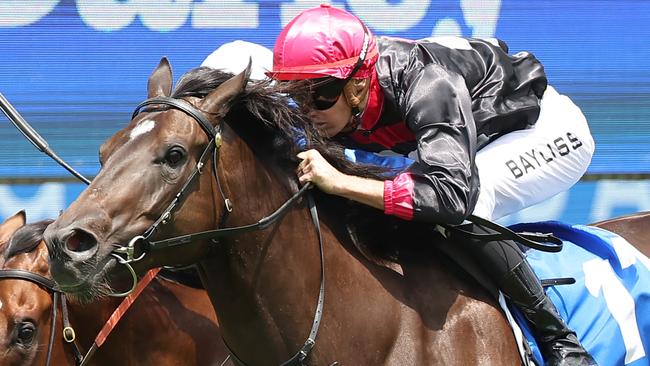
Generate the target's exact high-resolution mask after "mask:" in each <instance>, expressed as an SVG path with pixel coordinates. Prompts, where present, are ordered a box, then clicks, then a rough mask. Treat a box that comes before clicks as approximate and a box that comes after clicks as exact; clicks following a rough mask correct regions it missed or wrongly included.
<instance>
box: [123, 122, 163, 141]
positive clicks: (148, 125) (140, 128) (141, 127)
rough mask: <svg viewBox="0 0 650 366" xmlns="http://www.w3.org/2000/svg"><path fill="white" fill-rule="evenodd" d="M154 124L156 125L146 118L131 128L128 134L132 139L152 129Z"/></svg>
mask: <svg viewBox="0 0 650 366" xmlns="http://www.w3.org/2000/svg"><path fill="white" fill-rule="evenodd" d="M155 126H156V122H154V121H153V120H150V119H146V120H144V121H142V122H140V123H138V125H137V126H135V128H133V129H132V130H131V134H130V135H129V136H130V138H131V140H133V139H134V138H136V137H138V136H140V135H142V134H145V133H147V132H149V131H151V130H153V128H154V127H155Z"/></svg>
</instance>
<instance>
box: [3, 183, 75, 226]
mask: <svg viewBox="0 0 650 366" xmlns="http://www.w3.org/2000/svg"><path fill="white" fill-rule="evenodd" d="M0 202H2V205H0V216H2V217H9V216H11V215H13V214H14V213H16V212H18V211H20V210H25V212H27V213H28V215H29V218H30V220H34V221H38V220H43V219H48V218H49V219H51V218H53V217H57V216H59V211H60V210H62V209H63V208H64V207H65V184H63V183H44V184H41V185H40V187H39V188H38V191H37V192H36V193H34V195H32V196H31V197H18V196H16V194H15V193H14V192H13V190H12V189H11V186H10V185H5V184H3V185H0Z"/></svg>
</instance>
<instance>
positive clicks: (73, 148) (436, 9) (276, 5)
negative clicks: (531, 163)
mask: <svg viewBox="0 0 650 366" xmlns="http://www.w3.org/2000/svg"><path fill="white" fill-rule="evenodd" d="M320 2H321V1H312V0H303V1H298V0H296V1H290V0H230V1H223V0H218V1H217V0H203V1H192V0H174V1H172V0H162V1H152V0H77V1H72V0H40V1H2V2H0V92H1V93H3V94H4V95H5V96H6V97H7V98H8V99H9V100H10V101H11V102H12V103H13V104H14V106H15V107H16V108H17V109H18V110H19V111H20V112H21V113H22V114H23V115H24V116H25V118H26V119H27V120H28V121H29V122H30V123H31V124H32V125H33V126H34V127H35V128H36V129H37V130H38V131H39V132H40V133H41V135H43V137H45V139H46V140H47V141H48V142H49V144H50V146H51V147H52V148H53V149H54V150H55V151H56V152H57V153H59V155H61V156H62V157H63V158H64V159H65V160H66V161H67V162H68V163H69V164H71V165H72V166H73V167H75V168H77V169H78V170H80V171H81V172H82V173H83V174H85V175H87V176H93V175H95V174H96V172H97V170H98V169H99V165H98V163H97V150H98V148H99V146H100V145H101V143H102V142H103V141H104V140H105V139H106V138H107V137H108V136H110V135H111V134H112V133H114V132H115V131H117V130H118V129H120V128H122V127H123V126H124V125H125V124H126V123H127V122H128V120H129V116H130V113H131V110H132V108H133V107H134V106H135V105H136V104H137V103H138V102H140V101H141V100H143V99H144V98H145V96H146V81H147V77H148V76H149V74H150V72H151V70H153V68H154V67H155V66H156V65H157V63H158V61H159V59H160V57H161V56H167V57H168V58H169V59H170V61H171V64H172V67H173V69H174V70H175V76H176V77H178V76H180V75H181V74H182V73H183V72H185V71H187V70H189V69H190V68H193V67H196V66H198V65H199V64H200V63H201V61H203V59H204V58H205V57H206V56H207V55H209V54H210V53H211V52H212V51H213V50H214V49H216V48H217V47H218V46H219V45H220V44H222V43H225V42H228V41H232V40H235V39H244V40H248V41H252V42H257V43H260V44H263V45H265V46H267V47H269V48H272V47H273V44H274V41H275V37H276V36H277V34H278V33H279V31H280V29H281V28H282V27H283V26H284V25H285V24H286V23H287V22H288V21H289V20H290V19H291V18H293V16H295V15H296V14H297V13H298V12H299V11H301V10H304V9H306V8H310V7H313V6H317V5H318V4H319V3H320ZM332 3H333V4H334V5H335V6H339V7H344V8H346V9H347V10H349V11H352V12H353V13H355V14H356V15H358V16H359V17H360V18H362V19H363V20H364V21H365V22H366V23H367V24H368V25H369V26H370V27H371V28H372V29H373V31H374V32H375V33H376V34H387V35H397V36H402V37H408V38H423V37H428V36H437V35H458V36H471V37H497V38H500V39H503V40H504V41H506V42H507V43H508V45H509V46H510V50H511V52H513V53H515V52H518V51H522V50H526V51H531V52H533V53H534V54H535V55H536V56H537V57H538V58H539V59H540V60H541V61H542V62H543V63H544V65H545V66H546V70H547V73H548V75H549V79H550V81H551V84H552V85H554V86H555V88H556V89H558V91H560V92H561V93H563V94H567V95H569V96H570V97H571V98H572V99H573V100H574V101H575V102H576V104H578V105H579V106H580V107H581V108H582V109H583V111H584V112H585V114H586V116H587V118H588V120H589V122H590V126H591V128H592V132H593V134H594V137H595V139H596V143H597V145H596V154H595V156H594V159H593V162H592V165H591V167H590V169H589V171H588V175H587V177H586V178H585V179H584V180H583V181H582V182H580V183H578V184H577V185H576V186H575V187H574V188H572V189H571V190H570V191H568V192H565V193H562V194H560V195H558V196H556V197H554V198H553V199H551V200H549V201H547V202H544V203H543V204H541V205H538V206H535V207H532V208H530V209H527V210H524V211H522V212H520V213H518V214H515V215H513V216H511V217H508V218H505V219H503V220H502V222H503V223H512V222H515V221H517V222H518V221H534V220H542V219H559V220H563V221H567V222H570V223H588V222H593V221H597V220H601V219H605V218H608V217H612V216H616V215H622V214H626V213H631V212H636V211H641V210H650V180H646V177H650V175H648V174H649V173H650V164H648V163H649V162H650V144H648V143H647V141H648V138H649V137H650V127H649V126H648V123H647V122H648V120H650V47H647V38H648V35H649V34H650V29H649V28H648V26H647V24H650V2H648V1H645V0H626V1H615V0H573V1H568V0H566V1H556V0H546V1H525V2H524V1H517V0H402V1H398V0H376V1H374V0H347V1H333V2H332ZM0 161H1V162H2V163H0V219H3V218H4V217H6V216H8V215H11V214H13V213H14V212H16V211H17V210H19V209H23V208H25V209H27V214H28V220H29V221H34V220H37V219H41V218H46V217H54V216H56V215H57V214H58V212H59V210H61V209H63V208H64V207H65V206H67V205H68V204H69V203H70V202H71V201H72V200H73V199H74V198H75V197H76V196H77V195H78V194H79V192H81V190H82V189H83V188H84V186H83V185H82V184H78V183H68V182H66V181H62V180H66V179H67V180H68V181H70V182H71V181H72V179H70V178H69V175H68V174H67V172H66V171H65V170H63V169H62V168H60V167H59V166H58V165H56V164H55V163H54V162H53V161H51V160H50V159H49V158H47V157H46V156H45V155H43V154H41V153H39V152H38V151H36V149H34V148H33V147H32V146H31V144H30V143H29V142H27V140H25V139H24V138H22V136H21V135H20V134H19V132H18V131H17V130H16V129H14V127H13V126H12V125H11V124H10V123H9V122H8V121H6V120H5V119H4V118H0ZM601 178H608V179H601ZM133 184H138V182H133Z"/></svg>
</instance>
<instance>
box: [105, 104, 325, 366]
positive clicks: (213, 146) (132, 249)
mask: <svg viewBox="0 0 650 366" xmlns="http://www.w3.org/2000/svg"><path fill="white" fill-rule="evenodd" d="M153 105H158V106H161V105H162V106H167V107H171V108H173V109H176V110H180V111H182V112H184V113H185V114H187V115H189V116H190V117H192V118H193V119H194V120H195V121H196V122H197V123H198V124H199V126H200V127H201V128H202V129H203V131H204V132H205V134H206V135H207V137H208V140H209V143H208V144H207V146H206V147H205V149H204V150H203V152H202V153H201V156H200V158H199V159H198V161H197V163H196V166H195V167H194V169H193V171H192V172H191V173H190V175H189V176H188V177H187V178H186V180H185V182H184V183H183V185H182V187H181V189H180V190H179V192H178V193H177V194H176V195H175V196H174V198H173V200H172V202H171V203H170V204H169V205H168V206H167V207H166V208H165V210H164V211H163V213H162V214H161V215H160V216H159V217H158V219H157V220H155V221H154V222H153V224H151V226H150V227H149V228H148V229H147V230H145V231H144V233H143V234H142V235H139V236H136V237H134V238H133V239H131V241H130V242H129V244H128V245H127V246H125V247H120V248H116V249H115V250H113V252H112V253H111V255H112V256H114V257H115V258H116V259H117V261H118V263H119V264H122V265H124V266H126V267H128V269H129V271H130V272H131V273H132V274H134V273H135V271H134V270H133V268H132V267H131V263H134V262H137V261H139V260H141V259H142V258H144V257H145V256H146V255H147V254H150V253H152V252H156V251H160V250H164V249H167V248H172V247H178V246H185V245H189V244H191V243H194V242H199V241H204V240H210V242H211V243H212V244H218V243H219V238H222V237H228V236H233V235H237V234H242V233H246V232H251V231H255V230H263V229H265V228H267V227H268V226H270V225H272V224H274V223H275V222H277V221H278V220H279V219H280V218H282V217H284V215H285V214H287V213H288V212H289V209H290V208H291V207H292V206H294V205H295V204H296V202H298V201H299V200H300V198H301V197H302V196H304V195H305V193H306V192H307V191H308V189H309V188H311V184H307V185H304V186H303V187H302V188H301V189H300V190H298V191H297V192H296V193H295V194H294V195H293V196H292V197H290V198H289V199H288V200H287V201H285V202H284V203H283V204H282V205H281V206H280V207H279V208H278V209H277V210H275V211H274V212H272V213H271V214H269V215H268V216H265V217H263V218H262V219H260V220H259V221H257V222H255V223H252V224H249V225H243V226H237V227H224V225H225V223H226V220H227V218H228V214H229V213H230V212H232V209H233V205H232V202H231V201H230V199H229V198H228V197H226V195H225V193H224V191H223V188H222V184H221V182H220V180H219V175H218V174H217V167H218V161H219V149H220V147H221V142H222V139H221V132H222V123H223V121H221V122H220V123H218V124H216V126H215V127H213V126H212V124H211V123H210V122H209V121H208V119H207V117H206V116H205V114H204V113H203V112H202V111H200V110H199V109H197V108H196V107H194V106H193V105H192V104H190V103H189V102H187V101H185V100H183V99H177V98H171V97H155V98H150V99H147V100H145V101H144V102H142V103H140V104H139V105H138V106H137V107H136V108H135V110H134V112H133V115H132V117H131V118H132V119H134V118H135V117H136V116H137V115H138V114H140V113H142V112H147V110H143V109H144V108H145V107H148V106H153ZM210 156H212V162H213V169H212V172H213V175H214V177H215V180H216V183H217V187H218V189H219V192H220V193H221V197H222V198H223V203H224V209H223V211H222V212H223V215H222V217H221V219H220V220H219V221H220V224H219V225H218V228H217V229H214V230H208V231H203V232H197V233H193V234H187V235H181V236H176V237H173V238H168V239H163V240H158V241H151V238H152V236H153V235H154V234H155V233H156V232H157V231H158V229H159V228H160V226H161V225H165V224H167V223H168V222H169V220H170V218H171V216H172V214H173V213H174V211H175V210H176V208H177V207H178V205H179V203H181V202H182V200H183V198H184V197H185V196H186V195H187V192H188V189H189V187H190V185H191V184H192V183H193V181H194V179H195V178H196V177H197V176H199V175H201V174H202V173H203V167H204V165H205V163H206V161H207V160H208V159H209V158H210ZM307 201H308V205H309V210H310V214H311V217H312V221H313V223H314V226H315V228H316V232H317V234H318V242H319V250H320V264H321V271H320V275H321V279H320V290H319V294H318V300H317V305H316V311H315V314H314V319H313V322H312V327H311V331H310V333H309V336H308V337H307V340H306V341H305V342H304V344H303V346H302V347H301V348H300V350H299V351H298V352H297V353H296V354H294V355H293V356H292V357H291V358H289V359H288V360H287V361H285V362H283V363H282V364H281V366H290V365H304V360H305V359H306V358H307V356H308V355H309V353H310V351H311V350H312V348H313V347H314V344H315V342H316V335H317V334H318V329H319V326H320V322H321V318H322V314H323V305H324V302H325V257H324V254H323V240H322V235H321V231H320V224H319V221H318V214H317V211H316V206H315V203H314V200H313V197H312V196H311V195H307ZM132 277H133V286H132V289H131V290H129V291H127V292H124V293H121V294H115V295H117V296H126V295H128V294H129V293H130V292H131V291H132V290H133V289H134V288H135V287H136V284H137V281H138V279H137V276H135V275H133V276H132ZM224 344H226V347H227V348H228V350H229V351H230V354H231V355H232V356H233V360H234V361H235V362H236V363H237V364H239V365H245V363H244V362H243V361H242V360H241V359H240V358H239V357H237V356H236V355H235V353H234V352H233V351H232V349H231V348H230V346H228V343H227V342H226V340H225V339H224ZM334 364H337V363H336V362H335V363H334ZM334 364H333V365H334Z"/></svg>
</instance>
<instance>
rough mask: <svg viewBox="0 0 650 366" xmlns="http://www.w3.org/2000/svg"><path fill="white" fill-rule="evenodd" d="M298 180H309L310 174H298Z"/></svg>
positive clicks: (302, 181)
mask: <svg viewBox="0 0 650 366" xmlns="http://www.w3.org/2000/svg"><path fill="white" fill-rule="evenodd" d="M298 182H300V184H305V183H307V182H311V174H303V175H301V176H299V177H298Z"/></svg>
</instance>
